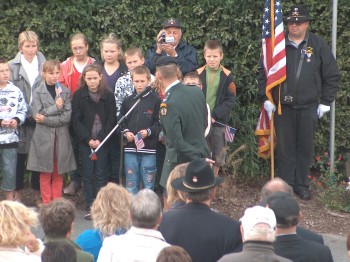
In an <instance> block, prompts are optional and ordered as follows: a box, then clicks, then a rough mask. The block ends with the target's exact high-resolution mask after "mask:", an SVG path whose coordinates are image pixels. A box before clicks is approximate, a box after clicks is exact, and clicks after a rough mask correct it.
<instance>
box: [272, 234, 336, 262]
mask: <svg viewBox="0 0 350 262" xmlns="http://www.w3.org/2000/svg"><path fill="white" fill-rule="evenodd" d="M273 246H274V248H275V253H276V254H277V255H279V256H282V257H286V258H289V259H291V260H292V261H294V262H333V257H332V253H331V250H330V249H329V247H328V246H325V245H321V244H319V243H316V242H314V241H310V240H306V239H303V238H302V237H300V236H299V235H297V234H292V235H281V236H277V237H276V240H275V242H274V243H273Z"/></svg>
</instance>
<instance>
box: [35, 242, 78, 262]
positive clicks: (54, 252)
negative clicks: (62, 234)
mask: <svg viewBox="0 0 350 262" xmlns="http://www.w3.org/2000/svg"><path fill="white" fill-rule="evenodd" d="M41 261H42V262H76V261H77V254H76V251H75V249H74V247H73V246H72V245H70V244H68V243H67V242H63V241H52V242H47V243H46V244H45V249H44V251H43V253H42V254H41Z"/></svg>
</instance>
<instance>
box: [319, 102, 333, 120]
mask: <svg viewBox="0 0 350 262" xmlns="http://www.w3.org/2000/svg"><path fill="white" fill-rule="evenodd" d="M329 110H331V107H330V106H326V105H322V104H319V105H318V108H317V115H318V118H321V117H322V116H323V115H324V114H325V113H327V112H329Z"/></svg>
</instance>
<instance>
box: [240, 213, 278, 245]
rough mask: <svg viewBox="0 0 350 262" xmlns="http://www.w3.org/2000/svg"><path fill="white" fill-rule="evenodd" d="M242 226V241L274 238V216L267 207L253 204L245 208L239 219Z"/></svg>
mask: <svg viewBox="0 0 350 262" xmlns="http://www.w3.org/2000/svg"><path fill="white" fill-rule="evenodd" d="M240 221H241V225H242V228H243V241H244V242H245V241H249V240H255V241H267V242H273V241H274V240H275V228H276V216H275V214H274V212H273V211H272V210H271V209H270V208H267V207H262V206H254V207H251V208H247V209H246V210H245V212H244V216H243V217H242V218H241V219H240Z"/></svg>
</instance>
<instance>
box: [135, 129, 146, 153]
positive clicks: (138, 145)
mask: <svg viewBox="0 0 350 262" xmlns="http://www.w3.org/2000/svg"><path fill="white" fill-rule="evenodd" d="M135 145H136V148H137V150H140V149H141V148H144V147H145V143H144V142H143V140H142V135H141V133H140V132H138V133H137V135H136V136H135Z"/></svg>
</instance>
